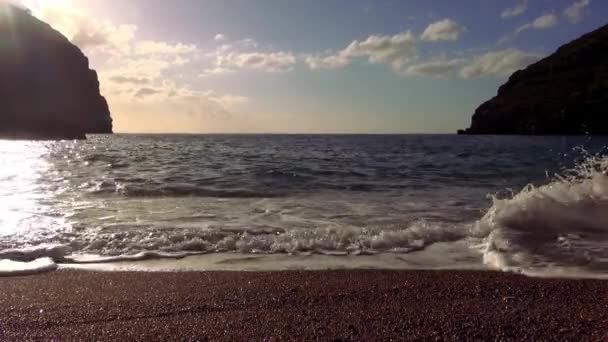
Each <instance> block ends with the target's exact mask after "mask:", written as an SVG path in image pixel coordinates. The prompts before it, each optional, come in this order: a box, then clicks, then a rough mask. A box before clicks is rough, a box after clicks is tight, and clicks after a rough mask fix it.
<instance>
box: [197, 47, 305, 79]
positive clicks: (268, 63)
mask: <svg viewBox="0 0 608 342" xmlns="http://www.w3.org/2000/svg"><path fill="white" fill-rule="evenodd" d="M257 48H258V44H257V42H256V41H255V40H253V39H251V38H247V39H241V40H237V41H234V42H230V43H226V44H223V45H221V46H220V47H218V48H217V49H216V50H215V51H214V52H212V53H209V54H207V55H206V56H207V57H210V58H213V59H214V63H213V66H212V67H209V68H206V69H204V70H203V72H202V73H201V74H200V75H199V76H201V77H207V76H212V75H221V74H227V73H233V72H236V71H237V70H257V71H264V72H284V71H291V70H293V67H294V66H295V64H296V63H297V60H296V57H295V56H294V55H293V53H291V52H289V51H270V52H267V51H259V50H258V49H257Z"/></svg>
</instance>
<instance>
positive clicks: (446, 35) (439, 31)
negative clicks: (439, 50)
mask: <svg viewBox="0 0 608 342" xmlns="http://www.w3.org/2000/svg"><path fill="white" fill-rule="evenodd" d="M463 31H464V28H463V27H461V26H460V25H458V23H456V22H455V21H453V20H451V19H447V18H446V19H442V20H440V21H437V22H434V23H432V24H430V25H429V26H428V27H427V28H426V29H425V30H424V32H423V33H422V35H421V36H420V39H422V40H426V41H433V42H434V41H441V40H452V41H453V40H458V38H459V37H460V35H461V34H462V32H463Z"/></svg>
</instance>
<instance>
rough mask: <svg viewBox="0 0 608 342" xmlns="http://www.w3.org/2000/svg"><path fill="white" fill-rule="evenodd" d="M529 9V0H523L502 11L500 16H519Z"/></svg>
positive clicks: (506, 17) (505, 17)
mask: <svg viewBox="0 0 608 342" xmlns="http://www.w3.org/2000/svg"><path fill="white" fill-rule="evenodd" d="M527 9H528V0H523V1H522V2H521V3H519V4H517V5H516V6H515V7H510V8H507V9H505V10H504V11H502V13H500V17H501V18H503V19H508V18H513V17H518V16H520V15H522V14H524V12H525V11H526V10H527Z"/></svg>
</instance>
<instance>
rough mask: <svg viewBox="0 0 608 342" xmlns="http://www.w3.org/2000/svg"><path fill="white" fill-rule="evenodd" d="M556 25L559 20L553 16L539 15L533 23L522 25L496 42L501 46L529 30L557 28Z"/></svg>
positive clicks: (550, 14)
mask: <svg viewBox="0 0 608 342" xmlns="http://www.w3.org/2000/svg"><path fill="white" fill-rule="evenodd" d="M558 23H559V18H558V16H557V15H555V14H552V13H549V14H545V15H541V16H540V17H538V18H536V19H534V21H532V22H531V23H527V24H524V25H522V26H520V27H518V28H517V29H515V31H513V32H512V33H510V34H508V35H506V36H504V37H502V38H500V39H499V40H498V44H499V45H501V44H504V43H506V42H508V41H510V40H513V39H515V38H516V37H517V36H518V35H520V34H521V33H523V32H525V31H527V30H531V29H533V30H546V29H548V28H552V27H554V26H557V24H558Z"/></svg>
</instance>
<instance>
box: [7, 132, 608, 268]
mask: <svg viewBox="0 0 608 342" xmlns="http://www.w3.org/2000/svg"><path fill="white" fill-rule="evenodd" d="M606 146H608V138H601V137H522V136H508V137H507V136H505V137H496V136H453V135H114V136H91V137H90V138H89V140H87V141H63V142H25V141H0V162H1V163H2V165H1V166H0V259H1V261H0V274H15V273H30V272H36V271H48V270H53V269H56V268H57V267H68V268H69V267H73V268H95V269H107V270H120V269H139V270H158V269H162V270H180V269H239V270H259V269H324V268H388V269H408V268H414V269H415V268H423V269H442V268H454V269H457V268H458V269H461V268H465V269H466V268H471V269H488V270H490V269H492V270H503V271H512V272H522V273H525V274H529V275H540V276H573V277H608V175H607V172H608V157H606V156H607V155H608V150H607V149H606Z"/></svg>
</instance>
